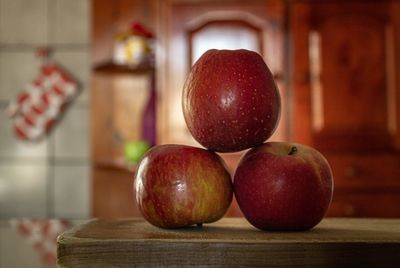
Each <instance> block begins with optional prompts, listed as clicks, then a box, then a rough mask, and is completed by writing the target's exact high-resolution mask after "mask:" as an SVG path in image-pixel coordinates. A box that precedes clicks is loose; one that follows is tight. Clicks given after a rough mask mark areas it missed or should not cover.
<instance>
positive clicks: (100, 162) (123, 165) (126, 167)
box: [94, 157, 137, 173]
mask: <svg viewBox="0 0 400 268" xmlns="http://www.w3.org/2000/svg"><path fill="white" fill-rule="evenodd" d="M94 167H96V168H104V169H115V170H122V171H127V172H132V173H134V172H135V171H136V168H137V165H136V164H133V163H128V162H127V161H126V160H125V159H124V158H123V157H119V158H114V159H97V160H95V161H94Z"/></svg>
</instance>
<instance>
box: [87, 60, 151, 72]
mask: <svg viewBox="0 0 400 268" xmlns="http://www.w3.org/2000/svg"><path fill="white" fill-rule="evenodd" d="M93 70H95V71H97V72H104V73H111V74H150V73H152V72H154V67H153V66H152V65H150V64H142V65H139V66H135V67H133V66H130V65H118V64H115V63H114V62H112V61H107V62H103V63H100V64H97V65H95V66H94V68H93Z"/></svg>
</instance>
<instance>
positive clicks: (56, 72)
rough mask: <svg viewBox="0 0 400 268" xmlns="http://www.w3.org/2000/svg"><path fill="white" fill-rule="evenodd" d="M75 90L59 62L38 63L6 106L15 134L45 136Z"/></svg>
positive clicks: (74, 82) (34, 138)
mask: <svg viewBox="0 0 400 268" xmlns="http://www.w3.org/2000/svg"><path fill="white" fill-rule="evenodd" d="M78 93H79V92H78V84H77V82H76V81H74V80H73V79H72V77H71V76H70V75H68V74H67V73H66V72H65V71H64V70H62V69H61V68H60V67H59V66H57V65H55V64H47V65H44V66H43V67H41V71H40V73H39V75H38V76H37V77H36V78H35V79H34V80H33V81H32V82H30V83H29V84H28V85H26V86H25V89H24V91H23V92H21V93H20V94H19V95H18V97H17V99H16V100H15V101H12V102H11V103H10V105H9V107H8V109H7V111H8V113H9V115H10V116H11V117H12V118H13V119H14V124H13V128H14V133H15V135H16V137H18V138H20V139H23V140H32V141H34V140H38V139H40V138H42V137H43V136H45V135H46V134H47V133H49V132H50V130H51V129H52V128H53V126H54V125H55V123H56V122H57V121H58V120H59V119H60V117H61V115H62V114H63V112H64V111H65V108H66V107H67V105H68V104H69V103H70V102H71V101H72V100H73V99H74V98H75V97H76V96H77V94H78Z"/></svg>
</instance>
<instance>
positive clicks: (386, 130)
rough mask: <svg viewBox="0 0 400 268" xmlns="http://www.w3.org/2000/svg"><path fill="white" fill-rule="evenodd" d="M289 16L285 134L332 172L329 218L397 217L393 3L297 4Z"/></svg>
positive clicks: (398, 100) (399, 88)
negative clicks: (288, 127) (322, 158)
mask: <svg viewBox="0 0 400 268" xmlns="http://www.w3.org/2000/svg"><path fill="white" fill-rule="evenodd" d="M291 14H292V19H291V21H292V23H291V29H292V32H293V55H294V57H293V80H292V81H293V91H292V96H293V115H292V118H293V124H292V126H293V130H292V131H291V133H292V135H293V136H292V138H293V139H294V140H296V141H299V142H303V143H307V144H310V145H312V146H314V147H316V148H318V149H319V150H320V151H322V152H323V153H324V154H325V155H326V157H327V159H328V161H329V162H330V163H331V165H332V168H333V173H334V176H335V195H334V202H333V205H332V209H331V211H330V215H334V216H375V217H379V216H382V217H383V216H385V217H389V216H392V217H394V216H397V217H399V216H400V209H399V208H398V207H397V206H396V203H399V202H400V188H399V183H400V176H399V175H400V174H399V172H400V154H399V152H400V151H399V150H400V146H399V145H400V129H399V126H400V107H399V104H400V84H399V78H400V75H399V72H398V66H399V64H400V60H399V59H400V54H399V50H398V48H399V36H400V20H399V18H398V14H400V6H399V3H397V2H396V1H366V2H361V1H329V2H321V1H297V2H295V3H294V4H293V6H292V9H291ZM396 66H397V67H396ZM371 202H372V203H374V204H371Z"/></svg>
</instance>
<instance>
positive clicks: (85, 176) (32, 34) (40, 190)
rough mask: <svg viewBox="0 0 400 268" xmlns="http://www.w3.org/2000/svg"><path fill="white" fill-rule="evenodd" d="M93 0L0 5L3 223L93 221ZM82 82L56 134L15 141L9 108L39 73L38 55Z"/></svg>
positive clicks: (23, 0) (18, 0) (2, 0)
mask: <svg viewBox="0 0 400 268" xmlns="http://www.w3.org/2000/svg"><path fill="white" fill-rule="evenodd" d="M89 9H90V0H0V219H8V218H11V217H40V218H53V217H62V218H87V217H90V174H89V173H90V168H89V99H88V98H89V88H88V80H89V53H90V52H89V35H90V34H89V30H90V29H89V28H90V25H89V23H90V18H89V16H90V10H89ZM43 45H47V46H50V48H51V49H52V51H53V53H52V59H54V60H55V61H56V62H57V63H58V64H60V65H61V66H63V67H65V68H66V69H67V70H68V71H69V72H70V73H71V74H72V75H73V76H74V77H76V79H77V80H78V81H79V82H80V83H81V84H82V89H83V90H82V92H81V94H80V96H79V97H78V99H77V100H76V101H74V103H73V104H72V105H71V106H70V108H69V109H68V110H67V111H66V113H65V116H64V118H63V120H62V121H61V123H60V124H59V125H58V126H57V127H56V129H55V131H54V132H52V133H51V135H50V136H49V137H48V138H46V139H45V140H43V141H41V142H39V143H27V142H21V141H18V140H17V139H16V138H15V137H14V135H13V133H12V130H11V123H12V121H11V120H10V119H9V118H8V117H7V115H6V114H5V112H4V110H5V108H6V107H7V104H8V102H9V100H11V99H13V98H15V97H16V95H17V93H18V92H19V91H21V90H22V89H23V87H24V85H25V84H26V83H28V82H29V81H31V80H32V78H34V76H35V75H36V74H37V72H38V63H37V60H36V59H35V55H34V54H35V50H36V48H37V47H38V46H43Z"/></svg>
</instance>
